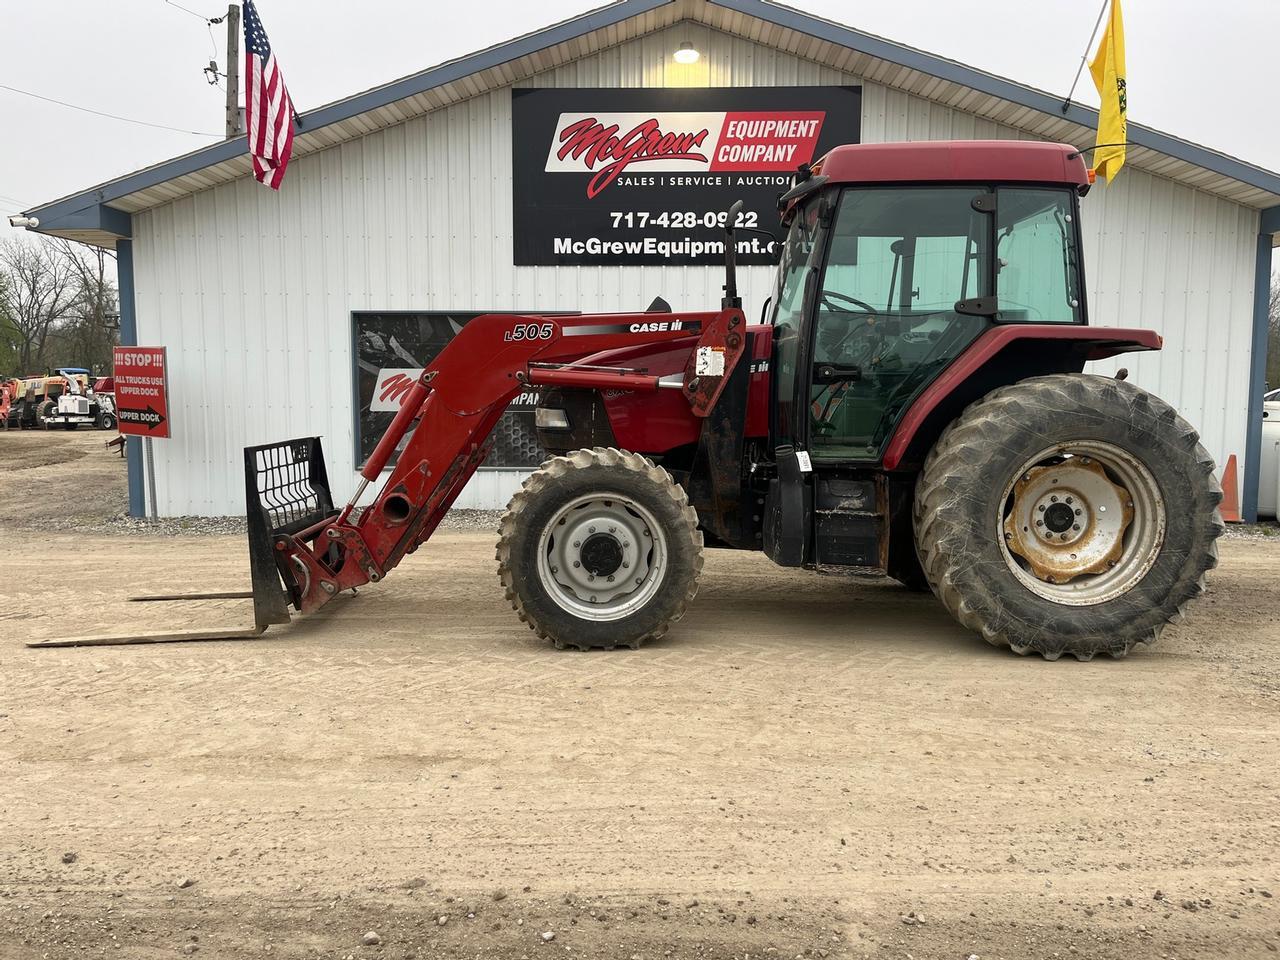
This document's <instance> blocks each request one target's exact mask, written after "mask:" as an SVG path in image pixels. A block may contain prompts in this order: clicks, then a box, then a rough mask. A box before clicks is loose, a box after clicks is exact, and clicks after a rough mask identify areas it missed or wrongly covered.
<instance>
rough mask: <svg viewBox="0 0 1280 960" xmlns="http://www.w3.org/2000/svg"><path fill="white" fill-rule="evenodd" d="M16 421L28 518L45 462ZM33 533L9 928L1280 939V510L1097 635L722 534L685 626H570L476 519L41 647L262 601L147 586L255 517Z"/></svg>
mask: <svg viewBox="0 0 1280 960" xmlns="http://www.w3.org/2000/svg"><path fill="white" fill-rule="evenodd" d="M11 439H12V437H10V436H6V435H5V434H3V433H0V464H4V465H5V469H4V472H3V474H2V476H3V477H4V479H3V481H2V485H0V517H11V516H14V515H15V511H16V512H17V513H19V514H20V513H21V510H20V501H21V499H22V496H23V495H22V494H21V493H20V492H15V489H14V488H15V486H18V480H19V478H21V477H23V476H24V475H41V476H46V477H47V475H45V474H42V473H41V471H47V470H49V468H48V467H39V466H31V467H29V468H26V469H14V467H13V464H14V463H15V462H16V461H17V459H18V458H17V456H10V454H11V453H12V452H13V450H15V449H16V447H10V446H9V443H10V440H11ZM93 439H95V440H99V439H100V437H98V436H95V437H93ZM24 442H26V441H24ZM63 442H65V443H68V444H73V445H77V444H78V445H82V446H84V447H85V449H86V452H85V456H84V457H82V458H80V459H79V460H76V461H75V463H74V464H70V466H71V467H77V468H79V467H89V468H90V473H91V474H93V473H94V472H95V471H97V470H98V468H99V466H100V464H99V460H98V458H99V453H98V450H97V449H96V448H94V449H92V450H90V449H88V441H87V440H85V439H84V438H80V437H76V438H75V439H74V440H72V439H69V438H64V440H63ZM24 456H26V455H24ZM39 459H40V458H39V457H35V456H34V455H30V456H28V461H32V460H34V461H38V460H39ZM102 460H103V462H106V461H108V460H109V458H106V457H105V456H103V457H102ZM118 462H119V461H115V463H118ZM108 469H115V468H114V467H112V468H105V467H104V468H103V470H104V471H106V470H108ZM66 472H68V471H63V473H64V474H65V473H66ZM103 476H113V475H111V474H109V473H104V474H103ZM57 482H59V481H57V480H56V479H48V482H47V483H45V484H42V487H43V488H44V489H45V490H46V492H47V491H48V489H49V488H50V486H51V485H54V484H56V483H57ZM61 482H64V483H65V479H64V480H63V481H61ZM104 482H106V481H104ZM57 496H59V497H65V499H63V500H62V501H60V502H63V503H69V504H80V503H83V502H84V498H83V497H82V496H80V495H78V494H76V493H75V491H74V490H65V491H63V492H62V493H59V494H57ZM116 508H118V504H117V507H116ZM82 512H87V511H82ZM86 522H89V521H86ZM90 529H93V528H92V526H91V527H90ZM0 536H3V542H5V543H6V545H7V546H8V550H7V555H8V557H9V559H10V562H9V563H8V564H7V565H6V570H7V575H6V576H5V579H4V581H3V587H0V591H2V592H0V783H2V786H0V958H4V960H10V958H13V960H28V958H32V960H34V958H46V957H48V958H55V960H56V958H71V957H76V958H79V957H91V956H107V957H128V958H135V957H137V958H159V957H170V956H175V955H176V956H183V955H195V956H197V957H215V958H240V957H250V956H255V957H256V956H273V957H287V958H303V957H325V958H345V957H352V958H372V957H386V958H409V957H422V958H426V957H502V958H512V960H515V958H530V960H532V958H537V957H544V958H546V957H553V956H585V957H604V958H614V957H618V958H623V960H632V958H636V957H639V958H643V960H650V958H653V960H666V958H684V957H717V958H719V957H725V958H728V957H740V958H745V957H747V956H750V957H758V958H783V960H785V958H793V957H876V958H879V957H885V958H889V957H892V958H946V960H952V958H954V960H966V958H970V957H974V956H976V957H978V958H980V960H990V958H1052V957H1063V958H1066V957H1073V956H1078V957H1082V958H1146V957H1152V958H1155V957H1160V958H1165V957H1180V958H1181V957H1186V958H1191V957H1203V958H1224V957H1229V958H1237V957H1267V958H1270V957H1274V956H1276V953H1277V950H1278V949H1280V907H1278V901H1277V899H1276V897H1273V896H1272V894H1276V895H1277V896H1280V772H1278V771H1280V722H1278V720H1280V587H1278V586H1277V578H1276V574H1275V571H1276V569H1277V567H1278V566H1280V543H1277V542H1268V541H1265V540H1241V539H1232V540H1227V541H1224V543H1223V549H1222V565H1221V567H1220V569H1219V570H1218V571H1217V573H1216V575H1214V576H1213V578H1212V581H1211V591H1210V593H1209V595H1208V596H1207V597H1206V598H1205V599H1204V600H1203V601H1202V602H1200V603H1199V604H1197V605H1196V606H1194V608H1193V609H1192V612H1191V614H1190V616H1189V618H1188V619H1187V621H1186V622H1185V623H1183V624H1181V625H1178V626H1176V627H1171V628H1170V629H1169V630H1168V632H1167V633H1166V634H1165V636H1164V638H1163V639H1162V640H1161V642H1160V643H1159V644H1157V645H1156V646H1155V647H1153V648H1150V649H1145V648H1144V649H1140V650H1139V651H1138V652H1137V653H1136V654H1135V655H1133V656H1131V657H1130V658H1128V659H1127V660H1122V661H1112V660H1109V659H1108V660H1098V661H1095V662H1092V663H1087V664H1083V663H1077V662H1076V661H1074V660H1069V659H1067V660H1062V661H1059V662H1057V663H1045V662H1043V661H1041V660H1039V659H1023V658H1019V657H1017V656H1014V655H1012V654H1009V653H1007V652H1002V651H999V650H995V649H993V648H990V647H988V646H986V645H985V644H983V643H982V642H981V641H980V640H978V639H976V638H974V637H972V636H970V635H968V634H967V633H965V632H964V631H962V630H961V629H959V628H958V627H957V626H955V625H954V624H953V623H952V622H951V621H950V620H949V619H948V618H947V616H946V615H945V613H944V612H943V611H942V609H941V608H940V607H939V606H938V605H937V604H936V603H935V602H934V601H933V600H932V599H931V598H928V597H922V596H919V595H915V594H911V593H908V592H906V591H905V590H903V589H901V588H899V587H897V586H895V585H891V584H887V583H883V582H864V581H858V580H852V579H848V578H835V577H818V576H813V575H809V574H805V573H802V572H791V571H783V570H779V569H777V568H774V567H772V566H771V565H770V564H769V563H768V562H767V561H765V560H764V559H763V558H761V557H759V556H754V555H747V554H734V553H728V552H723V551H712V552H710V554H709V558H708V562H707V570H706V576H705V579H704V581H703V588H702V590H701V592H700V594H699V596H698V599H697V600H696V601H695V602H694V604H693V605H692V607H691V608H690V611H689V614H688V615H687V616H686V618H685V619H684V620H683V621H682V622H681V623H680V624H679V625H678V627H677V628H676V629H675V630H674V631H673V632H672V634H671V635H670V636H669V637H668V638H667V639H665V640H664V641H662V642H659V643H656V644H653V645H651V646H647V647H645V648H643V649H641V650H640V651H637V652H632V651H626V650H622V651H614V652H611V653H591V654H581V653H575V652H569V651H565V652H558V651H555V650H553V649H551V648H550V647H548V646H544V645H543V644H542V643H539V642H538V641H536V640H535V639H534V637H533V635H532V634H531V633H530V632H529V631H528V630H527V629H525V628H524V627H523V626H522V625H521V624H519V623H518V622H517V621H516V619H515V617H514V615H513V614H512V613H511V611H510V610H509V608H508V607H507V606H506V604H505V602H504V601H503V599H502V596H501V592H500V591H499V589H498V585H497V579H496V575H495V564H494V560H493V541H494V537H493V535H492V534H490V533H476V532H446V533H443V534H441V535H440V536H439V537H438V539H436V540H433V541H432V542H431V543H430V544H429V545H428V546H427V547H426V548H424V549H423V550H422V551H420V553H419V554H418V555H415V556H414V557H411V558H410V559H409V560H408V561H407V562H406V563H405V564H403V565H402V566H401V568H400V569H399V570H397V571H396V573H395V574H394V575H393V576H391V577H390V578H388V579H387V580H386V581H385V582H384V583H382V584H379V585H376V586H370V587H369V588H368V589H362V590H361V591H360V595H359V596H357V597H346V598H343V599H341V600H340V601H338V602H335V603H333V604H331V605H330V606H329V607H328V608H326V609H325V610H324V611H322V612H321V614H319V615H317V616H316V617H313V618H311V619H308V620H303V621H297V622H295V623H294V624H292V625H291V626H289V627H287V628H283V629H279V630H272V631H271V632H270V633H268V634H267V635H266V636H265V637H263V638H261V639H258V640H251V641H242V642H227V643H212V644H171V645H157V646H146V647H99V648H81V649H61V650H59V649H45V650H35V649H28V648H26V647H25V646H24V645H23V641H24V640H27V639H30V638H39V637H52V636H60V635H68V634H81V633H86V632H116V631H123V630H129V629H134V628H140V629H160V628H164V627H174V628H177V627H186V626H198V625H206V624H208V625H218V624H232V623H235V624H241V623H247V622H248V616H249V613H248V610H247V607H246V606H245V605H244V604H242V603H241V602H239V601H220V602H201V603H192V604H185V605H181V606H178V607H176V608H175V607H169V608H162V607H158V606H149V605H139V604H130V603H128V602H127V599H126V598H127V597H128V596H129V595H130V593H134V592H137V591H140V590H141V591H148V592H150V591H176V590H180V589H220V588H225V589H238V588H243V587H245V586H247V573H246V565H245V557H244V547H243V545H242V543H241V541H240V540H239V538H235V537H229V536H226V537H209V536H205V537H158V536H139V535H136V534H135V535H125V534H122V533H116V534H107V533H100V532H90V533H84V532H76V531H69V532H63V531H56V530H55V531H46V530H33V529H22V528H19V527H18V526H16V525H15V524H14V523H13V522H12V521H5V520H0ZM29 557H39V558H42V563H41V564H40V565H38V566H29V565H26V563H25V561H24V558H29ZM366 933H376V935H377V940H378V941H379V943H377V944H370V945H364V944H362V938H363V937H364V936H365V934H366ZM548 935H552V936H551V937H548ZM370 939H373V938H370Z"/></svg>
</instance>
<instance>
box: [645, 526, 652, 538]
mask: <svg viewBox="0 0 1280 960" xmlns="http://www.w3.org/2000/svg"><path fill="white" fill-rule="evenodd" d="M644 535H645V536H646V537H651V536H653V534H651V533H650V532H649V531H648V529H647V528H646V529H645V531H644Z"/></svg>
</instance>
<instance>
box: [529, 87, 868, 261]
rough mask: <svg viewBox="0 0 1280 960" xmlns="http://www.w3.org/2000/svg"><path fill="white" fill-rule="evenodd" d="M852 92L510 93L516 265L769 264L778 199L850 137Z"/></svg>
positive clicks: (853, 134)
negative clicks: (733, 237)
mask: <svg viewBox="0 0 1280 960" xmlns="http://www.w3.org/2000/svg"><path fill="white" fill-rule="evenodd" d="M861 120H862V88H861V87H713V88H667V89H617V88H612V89H609V88H600V89H583V88H568V87H554V88H539V89H528V90H515V91H513V94H512V120H511V122H512V137H511V140H512V162H513V170H514V176H513V180H512V195H513V201H514V204H515V223H514V225H515V243H514V247H515V249H514V262H515V264H516V265H518V266H519V265H530V264H561V265H566V266H570V265H575V266H582V265H591V266H598V265H638V264H663V265H678V266H684V265H689V264H708V265H710V264H716V263H723V262H724V225H725V219H726V213H727V211H728V209H729V207H730V206H732V204H733V203H734V201H735V200H742V201H743V202H744V206H743V209H742V213H741V214H740V215H739V216H738V218H737V221H736V223H735V226H737V227H742V228H747V229H754V230H762V231H765V232H766V233H764V234H761V233H750V232H744V233H740V234H739V235H738V238H737V239H738V262H739V263H743V264H771V263H775V262H776V261H777V253H776V250H775V249H774V244H773V242H772V241H771V238H770V236H769V235H768V234H774V235H776V234H777V233H778V232H779V224H778V208H777V200H778V195H779V194H780V193H783V192H784V191H786V190H787V189H789V187H790V185H791V177H792V174H794V173H795V172H796V168H797V167H799V166H800V165H801V164H802V163H809V162H811V161H813V160H815V159H817V158H818V157H821V156H822V155H823V154H824V153H826V152H827V151H828V150H830V149H831V148H832V147H835V146H838V145H840V144H842V143H857V142H858V140H859V135H860V132H861Z"/></svg>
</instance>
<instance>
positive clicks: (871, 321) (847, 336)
mask: <svg viewBox="0 0 1280 960" xmlns="http://www.w3.org/2000/svg"><path fill="white" fill-rule="evenodd" d="M818 299H819V300H820V301H821V302H822V304H823V305H824V306H825V307H826V308H827V309H828V310H834V311H836V312H837V313H845V314H858V313H862V314H865V315H866V320H865V321H864V322H862V323H855V322H852V321H850V322H849V324H848V327H849V329H848V330H846V331H845V332H844V333H843V334H842V335H841V336H840V338H839V339H838V340H836V342H835V343H833V344H831V345H830V346H828V347H827V353H828V355H829V356H830V357H832V358H837V357H841V356H843V355H844V351H845V348H846V346H847V345H848V343H849V341H850V340H852V339H853V335H854V334H855V333H857V332H858V331H859V330H868V329H874V327H875V321H876V316H877V311H876V308H875V307H873V306H871V304H869V303H867V302H866V301H865V300H859V299H858V298H857V297H851V296H849V295H848V294H844V293H837V292H836V291H834V290H820V291H818ZM832 299H836V300H843V301H845V302H846V303H850V304H852V305H853V306H855V307H858V308H859V309H858V310H850V309H848V308H847V307H841V306H838V305H837V304H834V303H832V302H831V300H832Z"/></svg>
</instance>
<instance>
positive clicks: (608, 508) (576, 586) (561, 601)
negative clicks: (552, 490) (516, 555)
mask: <svg viewBox="0 0 1280 960" xmlns="http://www.w3.org/2000/svg"><path fill="white" fill-rule="evenodd" d="M667 558H668V553H667V541H666V537H665V536H664V534H663V532H662V528H661V527H660V526H659V525H658V523H657V521H656V520H655V519H654V516H653V514H652V513H650V512H649V510H647V509H646V508H645V507H643V506H641V505H640V504H638V503H636V502H635V500H633V499H631V498H629V497H625V496H622V495H621V494H618V493H591V494H587V495H585V496H581V497H578V498H577V499H576V500H573V501H570V502H569V503H568V504H566V505H565V506H563V507H561V508H560V509H559V510H558V511H557V512H556V513H555V515H554V516H552V518H551V520H550V521H549V522H548V523H547V524H546V526H544V527H543V528H542V531H541V533H540V534H539V537H538V579H539V581H541V583H542V587H543V589H544V590H546V592H547V594H548V596H550V597H551V599H552V600H554V601H555V602H556V604H557V605H558V606H560V607H561V608H562V609H564V610H567V611H569V612H570V613H572V614H573V615H574V616H577V617H581V618H583V619H584V620H594V621H610V620H622V619H624V618H626V617H628V616H630V615H632V614H633V613H635V612H636V611H637V610H640V609H641V608H642V607H644V605H645V604H647V603H648V602H649V601H650V600H651V599H652V598H653V595H654V594H655V593H657V591H658V588H659V587H660V586H661V585H662V580H663V578H664V576H665V575H666V571H667Z"/></svg>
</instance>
